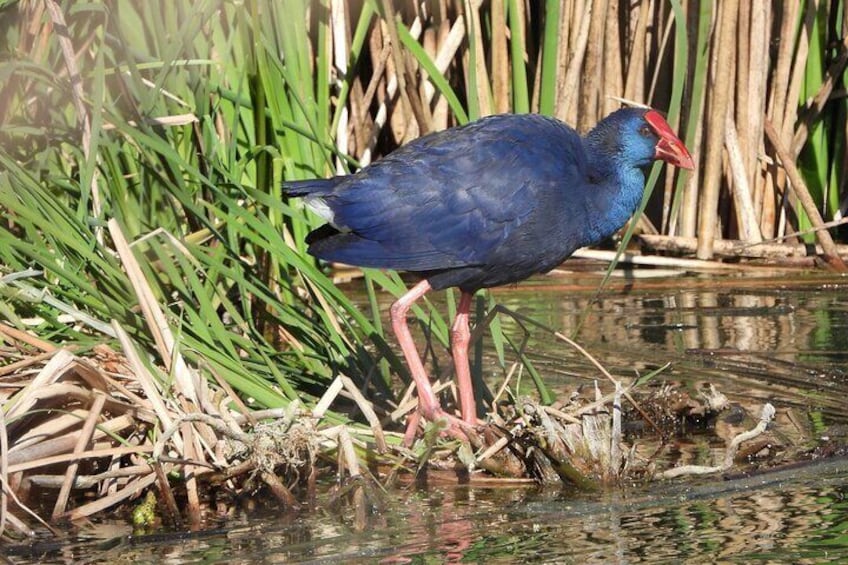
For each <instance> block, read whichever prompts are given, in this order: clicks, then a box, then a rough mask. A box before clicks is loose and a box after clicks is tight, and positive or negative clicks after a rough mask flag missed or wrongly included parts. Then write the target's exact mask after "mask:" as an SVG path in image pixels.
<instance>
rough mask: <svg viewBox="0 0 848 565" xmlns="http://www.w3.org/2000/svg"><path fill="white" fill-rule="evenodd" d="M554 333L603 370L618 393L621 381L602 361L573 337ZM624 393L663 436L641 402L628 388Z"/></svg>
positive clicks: (602, 372)
mask: <svg viewBox="0 0 848 565" xmlns="http://www.w3.org/2000/svg"><path fill="white" fill-rule="evenodd" d="M554 335H555V336H556V337H557V338H558V339H560V340H562V341H564V342H565V343H567V344H569V345H570V346H571V347H573V348H574V349H576V350H577V351H579V352H580V353H581V354H582V355H583V356H584V357H586V359H588V360H589V361H590V362H591V363H592V364H593V365H594V366H595V367H597V368H598V370H599V371H601V374H603V375H604V376H605V377H606V378H607V380H609V381H610V382H611V383H612V384H613V385H615V387H616V392H615V393H614V394H618V387H620V386H621V385H620V384H619V382H618V381H617V380H615V379H614V378H613V376H612V375H610V374H609V372H608V371H607V370H606V369H605V368H604V366H603V365H601V363H600V362H599V361H598V360H597V359H595V358H594V357H593V356H592V354H590V353H589V352H588V351H586V350H585V349H583V348H582V347H581V346H580V344H579V343H577V342H576V341H574V340H573V339H570V338H568V337H566V336H565V335H563V334H561V333H560V332H554ZM622 394H624V397H625V398H626V399H627V400H628V401H629V402H630V404H632V405H633V408H635V409H636V411H637V412H639V414H641V415H642V418H644V419H645V421H646V422H648V424H649V425H650V426H651V427H652V428H654V430H655V431H656V432H657V434H659V435H660V436H662V430H660V428H659V426H657V425H656V424H655V423H654V421H653V420H652V419H651V417H650V416H648V413H647V412H645V411H644V410H642V407H641V406H639V403H638V402H636V400H635V399H634V398H633V397H632V396H631V395H630V392H629V391H627V390H624V391H622Z"/></svg>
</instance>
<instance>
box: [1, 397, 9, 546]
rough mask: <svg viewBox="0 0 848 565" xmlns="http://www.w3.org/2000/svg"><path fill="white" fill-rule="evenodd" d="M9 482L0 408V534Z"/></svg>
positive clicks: (7, 448)
mask: <svg viewBox="0 0 848 565" xmlns="http://www.w3.org/2000/svg"><path fill="white" fill-rule="evenodd" d="M8 484H9V435H8V434H7V433H6V412H5V411H3V410H0V536H2V535H3V532H4V531H5V529H6V510H7V508H6V506H7V504H8V501H7V499H6V485H8Z"/></svg>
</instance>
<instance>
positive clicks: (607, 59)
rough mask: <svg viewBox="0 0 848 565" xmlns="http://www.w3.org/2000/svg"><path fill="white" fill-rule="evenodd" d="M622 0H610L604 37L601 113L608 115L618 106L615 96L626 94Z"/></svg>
mask: <svg viewBox="0 0 848 565" xmlns="http://www.w3.org/2000/svg"><path fill="white" fill-rule="evenodd" d="M620 3H621V2H620V0H608V8H607V22H606V26H605V30H606V31H605V35H606V37H605V38H604V77H603V81H602V84H603V90H602V92H603V93H604V94H605V96H604V97H603V104H602V111H601V114H603V115H607V114H609V113H611V112H612V111H613V110H616V109H617V108H618V104H617V103H616V101H615V99H614V98H613V97H614V96H622V95H624V85H623V84H622V76H623V75H624V71H623V70H622V68H621V61H622V58H621V50H620V49H621V43H620V42H619V32H620V30H619V28H618V21H619V20H618V14H619V10H620Z"/></svg>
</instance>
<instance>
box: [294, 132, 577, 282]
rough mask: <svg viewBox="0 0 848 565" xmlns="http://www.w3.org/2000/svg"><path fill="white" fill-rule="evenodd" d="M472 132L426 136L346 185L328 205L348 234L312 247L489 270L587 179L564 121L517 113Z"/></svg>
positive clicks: (390, 263) (342, 254)
mask: <svg viewBox="0 0 848 565" xmlns="http://www.w3.org/2000/svg"><path fill="white" fill-rule="evenodd" d="M474 126H476V128H477V129H476V130H474V129H470V130H469V128H462V129H460V130H454V131H456V133H453V134H448V135H436V136H429V137H425V138H421V139H420V140H417V141H416V142H413V143H411V144H409V145H407V146H405V147H404V148H401V149H400V150H398V151H396V152H394V153H392V154H391V155H389V156H388V157H386V158H384V159H383V160H381V161H378V162H376V163H375V164H373V165H371V166H370V167H368V168H367V169H364V170H363V171H360V173H358V174H356V175H352V176H350V177H343V178H340V179H338V181H337V184H336V186H335V188H334V189H333V191H332V192H331V193H329V194H326V195H325V196H323V197H322V200H323V202H324V203H325V204H326V205H327V207H328V208H329V209H330V210H331V211H332V213H333V220H332V224H333V226H335V227H336V228H337V229H339V230H340V232H341V233H338V234H334V235H333V236H331V237H319V238H316V240H314V241H313V242H312V244H311V247H310V251H311V252H312V253H313V254H315V255H317V256H319V257H322V258H324V259H328V260H332V261H340V262H345V263H350V264H355V265H362V266H372V267H380V268H394V269H401V270H412V271H415V270H417V271H426V270H434V269H445V268H453V267H462V266H470V265H481V264H485V263H486V262H487V258H488V257H490V255H491V254H492V253H493V252H494V251H495V250H496V249H497V248H498V246H499V245H500V244H502V243H503V242H505V241H506V240H507V238H509V237H510V236H516V235H519V236H520V231H521V229H522V226H526V225H528V223H534V224H538V221H534V220H538V218H539V217H548V213H549V212H550V210H549V209H548V208H549V207H550V206H562V203H563V201H564V198H565V199H567V195H566V196H563V195H562V194H558V192H562V191H567V187H568V185H569V184H572V185H573V184H574V183H575V182H577V181H578V179H582V178H583V177H584V176H585V171H586V163H585V154H584V151H583V148H582V142H581V140H580V138H579V137H578V136H577V134H576V133H574V132H573V130H571V129H570V128H567V127H566V126H564V125H562V124H560V123H559V122H555V121H553V120H550V119H547V118H542V117H541V116H520V117H518V116H512V117H510V118H508V119H502V120H501V121H499V120H497V119H495V118H490V119H489V120H483V121H481V122H477V123H476V124H474Z"/></svg>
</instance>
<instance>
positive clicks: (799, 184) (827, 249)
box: [764, 118, 848, 272]
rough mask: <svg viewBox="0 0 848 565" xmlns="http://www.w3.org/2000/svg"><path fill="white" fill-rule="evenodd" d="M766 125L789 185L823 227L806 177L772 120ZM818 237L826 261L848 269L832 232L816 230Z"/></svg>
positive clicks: (816, 221)
mask: <svg viewBox="0 0 848 565" xmlns="http://www.w3.org/2000/svg"><path fill="white" fill-rule="evenodd" d="M764 125H765V131H766V136H768V139H769V141H770V142H771V145H772V147H774V151H775V153H777V156H778V158H779V159H780V162H781V164H782V165H783V169H784V170H785V171H786V175H787V176H788V177H789V185H790V186H791V187H792V190H793V191H794V192H795V196H796V197H797V198H798V200H799V201H800V202H801V206H802V207H803V208H804V211H805V212H807V216H809V218H810V221H811V222H812V224H813V225H814V226H816V227H821V226H822V225H823V224H824V220H823V219H822V217H821V214H819V210H818V208H817V207H816V203H815V201H814V200H813V197H812V196H810V191H809V190H807V184H806V183H805V182H804V179H803V178H801V173H799V172H798V169H797V168H796V167H795V162H794V160H793V159H792V157H791V155H789V152H788V151H787V150H786V148H785V147H784V145H783V142H782V141H781V140H780V136H779V135H778V133H777V131H776V130H775V129H774V126H773V125H772V123H771V120H769V119H768V118H766V119H765V122H764ZM816 238H817V239H818V240H819V243H821V246H822V250H823V257H824V259H825V261H827V263H828V264H829V265H830V266H831V267H833V268H834V269H835V270H837V271H839V272H846V271H848V267H847V266H846V265H845V262H843V261H842V258H841V257H840V256H839V251H838V250H837V249H836V244H835V243H834V241H833V238H832V237H830V233H829V232H828V231H827V230H821V231H818V232H816Z"/></svg>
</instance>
